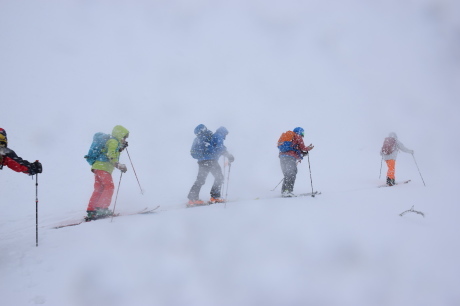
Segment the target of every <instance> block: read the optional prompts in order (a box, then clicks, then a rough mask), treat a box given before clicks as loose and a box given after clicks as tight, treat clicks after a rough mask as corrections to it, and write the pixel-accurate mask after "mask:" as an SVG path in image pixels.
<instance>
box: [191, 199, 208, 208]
mask: <svg viewBox="0 0 460 306" xmlns="http://www.w3.org/2000/svg"><path fill="white" fill-rule="evenodd" d="M204 204H205V203H204V202H203V201H201V200H189V201H188V203H187V207H195V206H201V205H204Z"/></svg>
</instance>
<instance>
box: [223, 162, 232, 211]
mask: <svg viewBox="0 0 460 306" xmlns="http://www.w3.org/2000/svg"><path fill="white" fill-rule="evenodd" d="M230 169H232V163H229V164H228V174H227V189H226V190H225V204H224V207H225V208H227V199H228V184H229V183H230Z"/></svg>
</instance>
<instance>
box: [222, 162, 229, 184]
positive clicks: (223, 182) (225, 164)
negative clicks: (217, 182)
mask: <svg viewBox="0 0 460 306" xmlns="http://www.w3.org/2000/svg"><path fill="white" fill-rule="evenodd" d="M226 166H227V163H226V162H225V156H224V180H223V181H222V187H221V190H224V187H225V170H226V169H225V168H226ZM227 184H228V183H227Z"/></svg>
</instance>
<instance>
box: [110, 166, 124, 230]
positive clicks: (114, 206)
mask: <svg viewBox="0 0 460 306" xmlns="http://www.w3.org/2000/svg"><path fill="white" fill-rule="evenodd" d="M122 176H123V172H121V171H120V181H119V182H118V188H117V195H116V196H115V203H114V204H113V211H112V219H110V222H112V221H113V215H114V214H115V208H116V207H117V199H118V192H119V191H120V185H121V178H122Z"/></svg>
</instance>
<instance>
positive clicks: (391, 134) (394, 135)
mask: <svg viewBox="0 0 460 306" xmlns="http://www.w3.org/2000/svg"><path fill="white" fill-rule="evenodd" d="M388 137H391V138H394V139H398V135H396V133H395V132H391V133H390V134H389V135H388Z"/></svg>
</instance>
